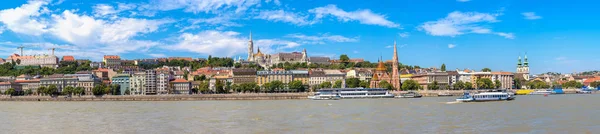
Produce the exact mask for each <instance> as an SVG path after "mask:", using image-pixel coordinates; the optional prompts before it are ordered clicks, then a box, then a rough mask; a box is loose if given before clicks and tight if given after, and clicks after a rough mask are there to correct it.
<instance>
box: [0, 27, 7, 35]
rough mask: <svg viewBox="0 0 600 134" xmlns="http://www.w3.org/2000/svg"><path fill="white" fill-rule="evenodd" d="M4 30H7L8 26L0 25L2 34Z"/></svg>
mask: <svg viewBox="0 0 600 134" xmlns="http://www.w3.org/2000/svg"><path fill="white" fill-rule="evenodd" d="M4 30H6V26H0V34H2V32H4Z"/></svg>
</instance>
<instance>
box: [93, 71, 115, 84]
mask: <svg viewBox="0 0 600 134" xmlns="http://www.w3.org/2000/svg"><path fill="white" fill-rule="evenodd" d="M92 74H94V75H96V76H97V77H98V78H99V79H100V80H101V81H102V83H104V84H110V81H111V79H112V77H114V76H115V75H117V72H115V71H114V70H113V69H108V68H98V69H96V70H92Z"/></svg>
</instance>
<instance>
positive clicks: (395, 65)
mask: <svg viewBox="0 0 600 134" xmlns="http://www.w3.org/2000/svg"><path fill="white" fill-rule="evenodd" d="M391 84H392V86H394V88H396V90H400V76H399V75H398V48H397V47H396V41H395V40H394V57H393V58H392V79H391Z"/></svg>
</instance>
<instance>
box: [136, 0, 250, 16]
mask: <svg viewBox="0 0 600 134" xmlns="http://www.w3.org/2000/svg"><path fill="white" fill-rule="evenodd" d="M258 4H260V0H155V1H153V2H150V3H148V4H145V5H142V8H145V9H151V10H161V11H169V10H176V9H183V10H184V11H185V12H192V13H201V12H203V13H220V12H222V11H224V10H234V11H235V13H240V12H242V11H246V10H247V9H248V8H250V7H252V6H255V5H258Z"/></svg>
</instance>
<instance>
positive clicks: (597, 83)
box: [590, 81, 600, 88]
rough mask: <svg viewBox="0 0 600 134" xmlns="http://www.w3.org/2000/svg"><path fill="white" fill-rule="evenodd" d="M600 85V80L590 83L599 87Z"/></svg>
mask: <svg viewBox="0 0 600 134" xmlns="http://www.w3.org/2000/svg"><path fill="white" fill-rule="evenodd" d="M598 86H600V81H594V82H592V83H590V87H594V88H598Z"/></svg>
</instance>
